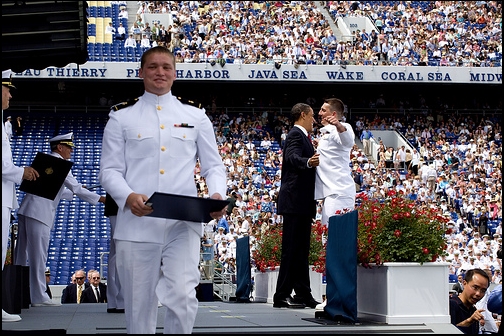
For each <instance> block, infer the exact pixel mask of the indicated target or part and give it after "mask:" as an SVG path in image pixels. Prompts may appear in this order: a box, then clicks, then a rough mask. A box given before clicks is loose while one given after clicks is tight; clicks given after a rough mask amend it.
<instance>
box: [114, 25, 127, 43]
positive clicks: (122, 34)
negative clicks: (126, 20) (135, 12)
mask: <svg viewBox="0 0 504 336" xmlns="http://www.w3.org/2000/svg"><path fill="white" fill-rule="evenodd" d="M115 39H116V40H119V41H124V40H125V39H126V28H125V27H124V26H123V24H122V22H120V23H119V27H117V34H116V35H115Z"/></svg>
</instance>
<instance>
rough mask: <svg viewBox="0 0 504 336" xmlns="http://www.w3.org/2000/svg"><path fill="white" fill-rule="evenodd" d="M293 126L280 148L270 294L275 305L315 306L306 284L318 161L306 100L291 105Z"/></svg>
mask: <svg viewBox="0 0 504 336" xmlns="http://www.w3.org/2000/svg"><path fill="white" fill-rule="evenodd" d="M291 117H292V119H293V120H294V127H292V129H291V130H290V131H289V134H288V135H287V138H286V139H285V145H284V148H283V164H282V174H281V176H282V180H281V186H280V192H279V194H278V208H277V209H278V214H280V215H283V219H284V220H283V235H282V260H281V262H280V273H279V275H278V281H277V286H276V292H275V295H274V296H273V307H275V308H282V307H286V308H304V307H310V308H315V306H316V305H317V304H319V302H317V301H316V300H315V299H314V298H313V296H312V294H311V288H310V277H309V265H308V253H309V249H310V234H311V225H312V222H313V218H314V217H315V212H316V201H315V199H314V194H315V167H317V166H318V165H319V157H318V154H315V150H314V148H313V144H312V142H311V140H310V137H309V133H310V132H312V131H313V123H314V118H313V110H312V108H311V107H310V105H308V104H304V103H298V104H296V105H294V106H293V107H292V110H291ZM292 290H294V291H295V292H296V295H295V297H294V298H293V297H292V296H291V293H292Z"/></svg>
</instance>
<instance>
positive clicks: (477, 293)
mask: <svg viewBox="0 0 504 336" xmlns="http://www.w3.org/2000/svg"><path fill="white" fill-rule="evenodd" d="M489 285H490V279H489V278H488V274H487V273H486V272H485V271H484V270H482V269H480V268H474V269H470V270H468V271H467V272H466V274H465V278H464V290H463V291H462V293H461V294H460V295H457V296H452V297H451V298H450V316H451V323H452V324H453V325H454V326H456V327H457V328H459V329H460V331H462V332H463V333H464V334H478V333H479V324H480V321H481V320H483V319H484V317H483V314H482V312H483V310H484V309H476V307H475V306H474V305H475V304H476V303H477V302H478V301H480V300H481V299H482V298H483V297H484V296H485V293H486V291H487V289H488V286H489Z"/></svg>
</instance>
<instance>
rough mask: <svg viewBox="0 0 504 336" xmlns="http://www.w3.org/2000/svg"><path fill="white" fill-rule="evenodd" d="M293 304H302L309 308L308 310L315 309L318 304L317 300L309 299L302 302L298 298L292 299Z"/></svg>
mask: <svg viewBox="0 0 504 336" xmlns="http://www.w3.org/2000/svg"><path fill="white" fill-rule="evenodd" d="M294 302H295V303H302V304H304V305H305V306H306V307H309V308H313V309H315V308H316V307H317V305H319V304H320V302H318V301H317V300H315V299H314V298H310V299H309V300H303V299H300V298H297V297H294Z"/></svg>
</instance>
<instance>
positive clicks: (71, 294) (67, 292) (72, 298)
mask: <svg viewBox="0 0 504 336" xmlns="http://www.w3.org/2000/svg"><path fill="white" fill-rule="evenodd" d="M87 287H89V283H87V282H86V283H84V290H86V288H87ZM82 293H84V291H82ZM81 301H82V296H81ZM61 303H77V284H70V285H68V286H66V287H65V288H63V292H61Z"/></svg>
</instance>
